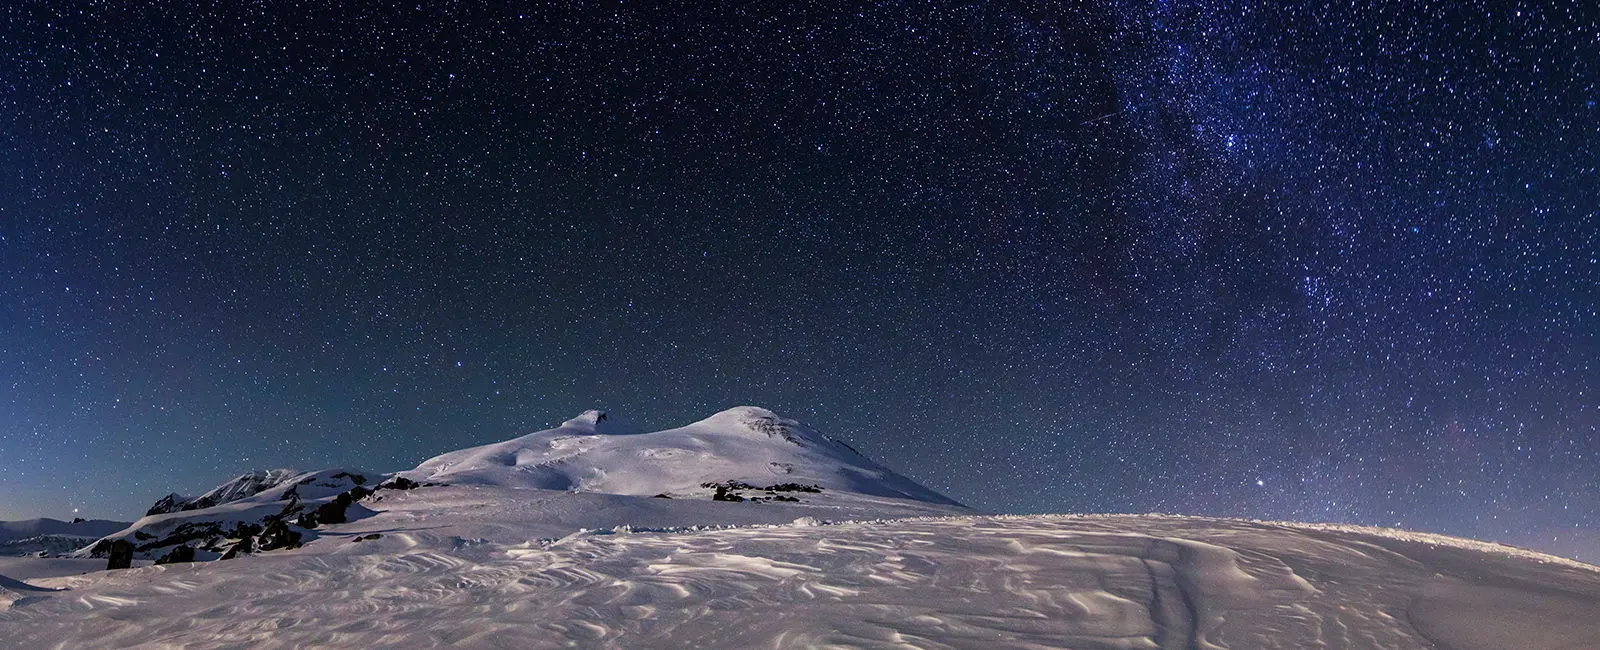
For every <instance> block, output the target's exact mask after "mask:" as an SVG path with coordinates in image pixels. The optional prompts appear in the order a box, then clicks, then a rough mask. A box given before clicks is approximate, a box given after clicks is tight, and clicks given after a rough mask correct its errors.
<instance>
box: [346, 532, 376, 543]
mask: <svg viewBox="0 0 1600 650" xmlns="http://www.w3.org/2000/svg"><path fill="white" fill-rule="evenodd" d="M379 537H383V533H372V534H371V535H356V537H355V539H352V540H350V541H352V542H365V541H367V540H369V539H378V538H379Z"/></svg>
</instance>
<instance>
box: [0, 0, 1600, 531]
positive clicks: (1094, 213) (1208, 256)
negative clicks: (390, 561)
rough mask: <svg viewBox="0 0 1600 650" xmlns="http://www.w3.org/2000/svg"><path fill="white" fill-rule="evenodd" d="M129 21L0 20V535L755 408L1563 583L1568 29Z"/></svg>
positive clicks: (674, 11)
mask: <svg viewBox="0 0 1600 650" xmlns="http://www.w3.org/2000/svg"><path fill="white" fill-rule="evenodd" d="M121 4H122V3H110V6H108V5H107V4H106V3H55V2H49V3H46V2H29V3H8V4H7V5H6V6H5V7H4V8H0V20H3V28H0V387H3V390H0V518H19V517H29V516H57V517H61V516H68V515H70V514H71V512H72V510H73V509H74V508H76V509H78V510H79V511H80V512H81V513H82V514H84V515H91V516H102V517H114V518H128V517H132V516H135V515H137V514H139V513H140V512H142V511H143V508H144V507H146V506H148V504H149V502H151V501H154V500H155V499H156V498H157V497H159V496H161V495H162V494H165V493H166V492H168V491H172V490H178V491H180V492H189V493H195V492H198V491H201V490H204V489H206V488H207V487H209V486H210V485H214V484H215V483H217V482H219V481H221V480H223V479H225V478H227V477H229V476H232V475H234V474H238V473H241V472H243V471H246V470H250V469H256V468H264V467H275V466H294V467H300V468H303V469H313V468H320V467H327V466H335V465H355V466H361V467H366V468H369V469H374V470H393V469H400V468H404V467H409V466H411V465H414V464H415V463H416V462H417V461H419V460H421V459H423V458H426V457H429V456H433V455H436V454H438V453H441V452H443V451H447V450H451V449H456V448H460V447H464V446H468V445H472V444H480V443H483V442H488V441H493V440H499V439H504V438H507V437H510V436H512V435H515V434H519V433H526V432H528V431H532V430H537V429H542V428H546V427H548V426H551V425H553V424H555V423H558V422H560V421H561V420H563V419H565V418H567V417H570V416H571V415H572V414H575V413H577V412H579V411H581V410H583V409H586V408H591V407H595V406H600V407H604V408H607V409H610V410H611V411H612V412H613V413H617V414H618V417H619V418H621V419H631V421H632V422H633V424H634V425H635V426H639V427H652V428H654V427H666V426H672V425H677V424H682V423H686V422H689V421H692V420H695V419H699V418H700V417H704V416H706V415H709V414H710V413H712V412H715V411H717V410H721V409H722V408H726V407H729V406H733V405H737V404H757V405H761V406H766V407H768V408H771V409H773V410H776V411H778V412H780V413H783V414H785V415H788V416H791V417H796V418H799V419H802V420H804V421H806V422H807V423H809V424H811V425H812V426H814V427H815V428H817V429H819V430H821V431H824V432H827V433H829V434H833V435H836V436H839V437H842V438H844V439H847V440H850V441H851V442H852V444H854V445H855V446H856V447H857V448H859V449H861V450H862V451H863V452H864V453H866V454H868V455H869V456H872V457H875V458H877V459H879V460H881V461H883V462H884V463H886V464H888V465H890V466H893V467H896V468H899V469H901V470H903V471H904V473H906V474H907V475H909V476H911V477H913V478H915V479H917V480H919V481H922V482H923V483H925V484H927V485H929V486H930V487H933V488H935V489H939V490H942V491H945V492H946V493H948V494H949V495H950V496H952V497H954V498H956V499H958V500H961V501H963V502H966V503H968V504H970V505H973V506H976V507H979V508H983V509H987V510H993V511H1006V512H1149V511H1163V512H1181V513H1192V514H1214V515H1230V516H1247V517H1256V518H1268V519H1296V520H1317V521H1339V522H1352V523H1365V524H1381V525H1391V526H1401V527H1405V528H1411V529H1418V530H1428V531H1437V532H1445V533H1450V534H1457V535H1466V536H1471V537H1478V538H1487V539H1493V540H1500V541H1505V542H1510V543H1515V544H1521V545H1527V546H1532V547H1536V548H1540V549H1545V550H1550V551H1554V552H1558V553H1563V554H1567V555H1578V556H1580V557H1586V558H1587V559H1589V560H1591V561H1593V560H1600V533H1597V532H1596V529H1597V527H1600V397H1597V391H1600V368H1597V367H1596V363H1595V359H1596V355H1597V353H1600V349H1597V348H1600V346H1597V341H1596V334H1595V332H1596V331H1597V330H1600V306H1597V304H1600V261H1597V256H1600V216H1597V211H1600V198H1597V193H1596V188H1600V173H1597V167H1600V109H1597V107H1596V102H1597V101H1600V70H1597V67H1600V40H1597V39H1600V21H1597V16H1596V14H1597V11H1596V10H1593V9H1586V8H1584V7H1583V6H1582V5H1583V3H1562V5H1561V6H1557V7H1551V6H1546V5H1535V4H1531V3H1522V4H1510V3H1506V4H1502V3H1486V4H1481V5H1480V4H1475V3H1455V2H1412V3H1381V4H1379V5H1375V6H1370V7H1368V6H1344V5H1341V6H1337V7H1328V6H1323V5H1321V4H1317V6H1312V7H1297V6H1276V5H1278V4H1280V3H1257V2H1229V1H1222V2H1202V3H1186V2H1176V1H1170V2H1169V1H1157V2H1137V1H1129V2H1088V3H1048V2H989V3H954V2H904V3H902V2H880V3H872V4H861V5H855V6H850V7H842V6H841V5H838V4H837V3H822V2H815V3H741V4H727V5H724V4H721V3H638V4H637V5H636V4H634V3H618V2H594V3H582V2H574V3H562V4H560V5H557V6H527V7H521V8H513V9H506V8H500V7H495V8H487V9H485V8H472V7H465V6H459V5H456V4H454V3H421V4H416V3H410V4H406V5H405V6H381V5H371V4H364V3H363V4H360V6H357V5H355V4H345V6H341V7H339V8H328V7H325V6H321V5H320V4H317V5H309V3H308V4H307V5H300V4H294V3H287V2H284V3H277V2H274V3H248V4H249V6H243V7H242V6H238V5H241V4H247V3H233V2H219V3H201V4H198V5H197V4H192V3H150V4H156V5H158V6H154V7H125V6H119V5H121ZM713 5H714V6H713Z"/></svg>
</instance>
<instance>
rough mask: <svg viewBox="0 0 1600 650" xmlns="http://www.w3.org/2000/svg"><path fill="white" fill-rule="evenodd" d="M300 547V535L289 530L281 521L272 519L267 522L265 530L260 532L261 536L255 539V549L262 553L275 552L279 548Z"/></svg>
mask: <svg viewBox="0 0 1600 650" xmlns="http://www.w3.org/2000/svg"><path fill="white" fill-rule="evenodd" d="M299 546H300V533H299V532H297V531H294V530H290V529H289V525H288V524H285V523H283V520H282V519H273V520H270V521H268V522H267V526H266V528H264V529H263V530H262V531H261V536H260V537H258V538H256V548H258V549H260V550H263V551H275V550H278V549H280V548H298V547H299Z"/></svg>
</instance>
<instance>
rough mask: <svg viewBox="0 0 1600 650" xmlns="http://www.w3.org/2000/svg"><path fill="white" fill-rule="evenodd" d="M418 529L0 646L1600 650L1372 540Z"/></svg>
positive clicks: (1540, 616) (1268, 534) (1395, 540)
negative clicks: (538, 534) (508, 539)
mask: <svg viewBox="0 0 1600 650" xmlns="http://www.w3.org/2000/svg"><path fill="white" fill-rule="evenodd" d="M419 523H422V522H419ZM431 530H432V529H429V528H428V527H426V526H421V525H419V526H417V527H416V528H414V529H409V530H403V531H401V532H391V533H388V534H385V536H384V537H383V538H382V539H380V540H375V541H370V542H360V543H351V542H349V541H347V538H344V537H334V536H330V537H327V538H324V539H321V540H318V541H317V542H315V543H314V544H313V545H311V546H308V547H307V548H305V549H301V550H298V551H293V552H285V553H276V554H272V553H269V554H264V555H258V556H253V557H247V558H242V559H238V560H232V561H229V562H221V563H208V564H189V565H169V566H161V567H148V568H142V569H134V570H128V571H115V572H97V573H94V574H89V575H85V576H63V577H55V578H45V579H39V580H34V581H33V586H35V587H38V588H40V589H65V591H28V592H27V593H26V594H25V598H26V599H25V600H24V599H13V601H14V602H11V603H10V607H9V608H5V609H0V646H3V647H7V648H47V647H66V648H112V647H129V646H138V645H149V646H163V647H165V646H182V647H194V648H221V647H241V646H250V647H269V648H271V647H283V648H287V647H303V646H328V647H386V646H402V645H403V646H406V647H436V646H446V645H449V646H461V647H485V648H529V647H562V646H573V645H575V646H579V647H594V646H601V647H607V646H615V647H640V646H650V647H738V648H764V647H771V648H778V647H817V646H830V645H844V646H867V647H884V648H897V647H919V648H943V647H971V648H994V647H1017V648H1025V647H1071V648H1087V649H1134V648H1162V649H1192V650H1212V649H1217V648H1235V649H1240V648H1427V647H1448V648H1459V649H1471V648H1496V647H1504V648H1538V647H1550V648H1557V647H1562V648H1600V622H1596V621H1595V620H1594V619H1596V618H1600V617H1596V616H1595V613H1596V612H1600V570H1597V569H1595V568H1594V567H1588V566H1587V565H1581V564H1578V563H1561V562H1557V561H1554V559H1553V558H1542V559H1541V558H1540V557H1538V556H1533V555H1532V554H1528V555H1527V556H1526V557H1519V556H1516V555H1515V554H1514V552H1512V551H1510V550H1507V549H1503V547H1496V548H1500V549H1501V550H1502V551H1505V552H1502V553H1490V552H1485V550H1484V549H1477V548H1471V547H1470V545H1469V544H1466V543H1460V544H1453V542H1454V540H1445V539H1444V538H1431V537H1428V536H1420V535H1418V536H1410V537H1408V536H1405V535H1403V534H1383V533H1380V532H1378V531H1373V530H1370V529H1351V528H1329V529H1319V528H1316V527H1301V526H1287V525H1278V524H1266V523H1258V522H1244V521H1232V520H1212V519H1196V518H1177V517H1139V516H1121V517H1071V516H1038V517H985V516H968V517H950V518H929V519H908V520H898V521H878V522H860V523H841V524H830V525H824V526H805V525H793V526H747V527H740V528H726V529H713V530H701V531H678V532H643V533H641V532H628V531H620V532H615V533H611V532H603V533H596V532H579V533H574V534H570V535H567V536H565V537H562V538H559V539H547V540H535V541H529V542H525V543H521V544H503V543H492V542H486V541H483V540H478V539H472V538H463V537H459V536H452V535H448V534H444V533H445V532H448V531H441V532H439V533H435V532H431ZM1485 546H1488V545H1485ZM13 582H14V581H13ZM6 584H11V583H0V607H3V606H4V605H5V604H6V603H7V602H8V601H7V600H6V599H5V596H4V594H6V593H7V592H5V591H4V588H5V585H6ZM13 586H15V585H13Z"/></svg>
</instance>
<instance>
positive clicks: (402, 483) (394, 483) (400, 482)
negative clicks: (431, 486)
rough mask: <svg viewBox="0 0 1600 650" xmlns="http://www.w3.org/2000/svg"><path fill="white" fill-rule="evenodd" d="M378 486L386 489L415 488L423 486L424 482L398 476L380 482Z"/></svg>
mask: <svg viewBox="0 0 1600 650" xmlns="http://www.w3.org/2000/svg"><path fill="white" fill-rule="evenodd" d="M378 487H379V488H380V489H384V490H415V489H417V488H419V487H422V484H421V483H418V482H416V481H413V480H411V479H408V478H406V477H404V476H396V477H394V478H392V479H389V480H387V481H384V482H383V483H381V484H379V485H378Z"/></svg>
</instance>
